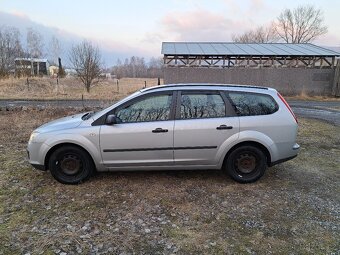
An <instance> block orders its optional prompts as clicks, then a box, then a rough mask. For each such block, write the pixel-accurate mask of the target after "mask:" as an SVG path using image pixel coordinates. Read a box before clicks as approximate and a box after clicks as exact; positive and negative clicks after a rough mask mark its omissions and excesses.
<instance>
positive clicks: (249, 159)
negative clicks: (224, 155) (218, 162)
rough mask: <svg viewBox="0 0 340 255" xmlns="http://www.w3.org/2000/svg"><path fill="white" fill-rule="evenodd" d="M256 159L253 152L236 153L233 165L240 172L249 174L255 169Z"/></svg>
mask: <svg viewBox="0 0 340 255" xmlns="http://www.w3.org/2000/svg"><path fill="white" fill-rule="evenodd" d="M256 163H257V159H256V156H255V155H254V154H253V153H250V152H245V153H241V154H239V155H238V157H237V158H236V160H235V167H236V169H237V170H238V172H240V173H242V174H250V173H252V172H253V171H254V170H255V169H256V165H257V164H256Z"/></svg>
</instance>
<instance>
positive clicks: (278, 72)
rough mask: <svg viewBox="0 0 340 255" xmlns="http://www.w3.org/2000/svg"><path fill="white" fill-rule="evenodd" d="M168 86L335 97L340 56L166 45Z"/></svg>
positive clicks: (271, 47) (291, 49) (277, 48)
mask: <svg viewBox="0 0 340 255" xmlns="http://www.w3.org/2000/svg"><path fill="white" fill-rule="evenodd" d="M162 54H163V55H164V66H165V69H164V83H187V82H190V83H195V82H208V83H231V84H232V83H237V84H247V85H260V86H269V87H274V88H276V89H278V90H279V91H281V92H283V93H285V94H300V93H306V94H323V95H324V94H330V93H331V91H332V86H333V83H334V72H335V67H336V64H337V62H336V58H337V57H339V56H340V53H339V52H336V51H333V50H330V49H326V48H323V47H319V46H316V45H313V44H287V43H222V42H217V43H214V42H163V44H162Z"/></svg>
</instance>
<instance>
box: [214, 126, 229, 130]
mask: <svg viewBox="0 0 340 255" xmlns="http://www.w3.org/2000/svg"><path fill="white" fill-rule="evenodd" d="M216 129H217V130H222V129H233V127H232V126H227V125H221V126H219V127H217V128H216Z"/></svg>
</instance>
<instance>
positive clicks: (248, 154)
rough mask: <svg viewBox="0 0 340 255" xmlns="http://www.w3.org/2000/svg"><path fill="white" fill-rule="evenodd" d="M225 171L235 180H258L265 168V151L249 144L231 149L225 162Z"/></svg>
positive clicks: (243, 181)
mask: <svg viewBox="0 0 340 255" xmlns="http://www.w3.org/2000/svg"><path fill="white" fill-rule="evenodd" d="M225 167H226V171H227V173H228V174H229V175H230V176H231V177H232V178H233V179H234V180H235V181H237V182H241V183H249V182H254V181H256V180H258V179H259V178H260V177H261V176H262V175H263V174H264V172H265V170H266V169H267V157H266V155H265V153H264V152H263V151H262V150H261V149H259V148H257V147H255V146H251V145H244V146H240V147H238V148H236V149H235V150H233V151H232V152H231V153H230V154H229V156H228V158H227V162H226V164H225Z"/></svg>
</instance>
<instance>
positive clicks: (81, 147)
mask: <svg viewBox="0 0 340 255" xmlns="http://www.w3.org/2000/svg"><path fill="white" fill-rule="evenodd" d="M63 146H74V147H77V148H79V149H81V150H83V151H84V152H86V153H87V154H88V156H89V157H90V159H91V161H92V163H93V165H94V166H96V163H95V161H94V160H93V156H92V155H91V153H89V152H88V150H86V149H85V148H84V147H83V146H80V145H79V144H76V143H70V142H64V143H58V144H56V145H54V146H52V147H51V148H50V149H49V150H48V151H47V153H46V156H45V159H44V165H45V169H49V167H48V162H49V160H50V157H51V155H52V153H53V152H55V151H56V150H57V149H59V148H61V147H63ZM95 170H96V167H95Z"/></svg>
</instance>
